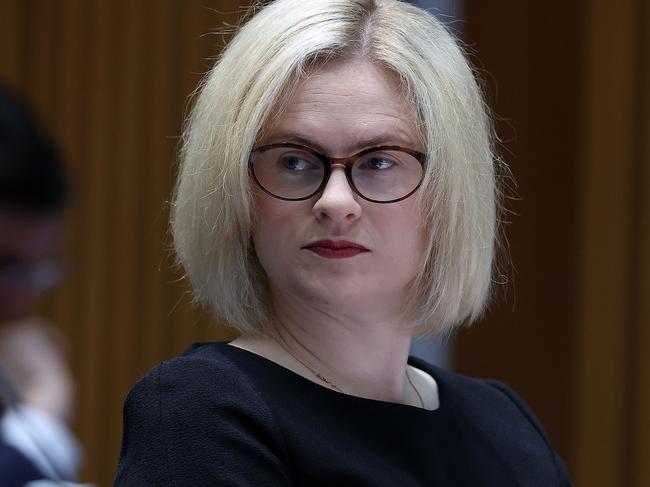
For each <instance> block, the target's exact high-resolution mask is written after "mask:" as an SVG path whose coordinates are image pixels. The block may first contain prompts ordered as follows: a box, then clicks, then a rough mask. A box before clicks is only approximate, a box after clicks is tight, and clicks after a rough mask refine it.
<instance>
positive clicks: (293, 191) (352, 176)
mask: <svg viewBox="0 0 650 487" xmlns="http://www.w3.org/2000/svg"><path fill="white" fill-rule="evenodd" d="M425 159H426V158H425V155H424V154H422V153H420V152H416V151H413V150H410V149H405V148H403V147H397V146H382V147H373V148H370V149H366V150H363V151H361V152H359V153H358V154H355V155H353V156H350V157H342V158H335V157H327V156H325V155H323V154H320V153H319V152H316V151H315V150H312V149H310V148H309V147H304V146H301V145H297V144H271V145H265V146H262V147H259V148H257V149H255V150H254V151H253V152H251V155H250V158H249V170H250V173H251V175H252V177H253V179H254V180H255V182H256V183H257V185H258V186H259V187H260V188H261V189H262V190H263V191H264V192H266V193H267V194H269V195H270V196H273V197H274V198H278V199H281V200H286V201H302V200H306V199H309V198H311V197H312V196H314V195H316V194H318V193H320V192H321V191H323V190H324V189H325V186H326V185H327V181H328V180H329V177H330V175H331V173H332V167H333V166H336V165H338V166H343V167H344V168H345V176H346V178H347V180H348V183H349V184H350V187H351V188H352V191H354V192H355V193H356V194H358V195H359V196H361V197H362V198H363V199H365V200H368V201H372V202H374V203H395V202H397V201H401V200H403V199H405V198H408V197H409V196H411V195H412V194H413V193H415V191H416V190H417V189H418V188H419V187H420V184H421V183H422V179H423V178H424V161H425Z"/></svg>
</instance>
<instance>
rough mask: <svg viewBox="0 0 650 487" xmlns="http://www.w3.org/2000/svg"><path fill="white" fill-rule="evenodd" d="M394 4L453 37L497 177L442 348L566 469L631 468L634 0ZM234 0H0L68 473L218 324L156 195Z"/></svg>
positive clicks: (643, 277)
mask: <svg viewBox="0 0 650 487" xmlns="http://www.w3.org/2000/svg"><path fill="white" fill-rule="evenodd" d="M413 3H418V4H420V5H421V6H424V7H433V8H434V10H433V11H434V13H435V12H436V11H437V12H439V13H440V14H442V15H441V16H442V17H443V20H446V21H447V22H449V24H450V26H451V28H452V29H453V30H454V31H455V32H456V33H457V35H459V36H460V37H461V38H462V40H463V41H464V42H465V43H466V45H467V47H468V49H469V51H470V53H471V58H472V62H473V63H474V65H475V67H476V69H477V70H478V72H479V73H480V75H481V76H482V78H483V81H484V86H485V91H486V94H487V97H488V100H489V103H490V106H491V107H492V109H493V110H494V113H495V116H496V119H497V128H498V132H499V135H500V138H501V148H500V150H501V153H502V155H503V158H504V159H505V161H506V162H507V163H508V164H509V166H510V168H511V170H512V173H513V176H514V179H515V181H516V183H517V185H516V187H514V188H513V189H514V190H513V191H510V192H509V194H510V196H511V197H510V198H508V199H507V200H506V205H507V207H508V209H509V212H508V213H507V214H506V215H505V222H504V228H505V233H506V235H507V240H508V242H509V245H510V251H509V253H510V258H511V260H512V262H513V266H512V268H509V267H508V266H507V265H505V263H506V261H507V259H506V258H505V257H507V256H504V259H502V260H503V263H504V265H503V266H502V267H503V270H504V272H503V274H504V276H503V277H502V278H499V279H498V280H499V282H501V283H503V284H499V285H498V286H496V287H497V295H498V296H497V299H496V301H495V303H494V304H493V305H492V306H491V308H490V310H489V311H488V313H487V314H486V316H485V318H484V320H483V321H482V322H481V323H479V324H477V326H474V327H473V328H471V329H467V330H463V331H462V332H460V333H459V334H458V335H457V336H456V337H455V339H454V340H453V341H451V342H450V343H448V344H446V347H443V350H444V353H443V358H442V359H441V360H442V361H443V362H444V361H446V363H447V366H448V367H450V368H453V369H455V370H458V371H460V372H463V373H468V374H472V375H476V376H489V377H495V378H498V379H500V380H503V381H505V382H507V383H509V384H511V385H512V386H513V387H514V388H515V389H516V390H517V391H518V392H519V393H520V394H521V395H522V396H523V397H524V398H525V399H526V400H527V401H528V403H529V404H530V405H531V406H532V407H533V409H534V410H535V411H536V413H537V414H538V416H539V417H540V418H541V420H542V422H543V424H544V425H545V427H546V429H547V431H548V433H549V435H550V437H551V440H552V442H553V444H554V445H555V447H556V448H557V450H558V451H559V453H560V454H561V456H562V457H563V458H564V459H565V460H566V461H567V463H568V466H569V470H570V471H571V474H572V477H573V479H574V482H575V484H576V485H577V486H578V487H600V486H602V487H612V486H627V487H641V486H648V485H650V71H649V70H650V6H649V5H648V1H647V0H619V1H618V2H616V4H612V2H606V1H605V0H575V1H571V2H565V1H560V0H548V1H545V2H521V1H518V0H499V1H493V2H485V1H478V0H465V1H464V2H462V3H461V2H458V1H454V0H447V1H443V2H435V1H424V0H421V1H419V2H415V1H414V2H413ZM242 4H243V2H242V3H240V2H239V1H237V0H222V1H214V0H212V1H208V0H191V1H180V0H155V1H154V0H2V1H1V2H0V36H1V37H0V82H2V83H4V84H6V85H8V86H9V87H10V88H12V89H13V90H15V91H17V92H18V93H21V94H23V95H24V96H25V97H26V98H27V99H28V100H29V101H30V103H31V105H32V106H33V107H34V109H35V111H36V112H37V113H38V114H39V115H40V119H41V122H42V124H43V126H44V127H45V128H46V129H47V130H48V131H49V132H50V133H52V134H53V136H54V137H55V138H56V140H57V141H58V144H59V146H60V148H61V151H62V153H63V157H64V159H65V161H66V163H67V167H68V170H69V173H70V175H71V178H72V185H73V198H72V204H71V207H70V209H69V211H68V215H67V217H68V218H67V221H68V227H67V238H66V251H65V260H66V262H65V264H66V274H67V275H66V281H65V284H63V285H62V286H60V287H59V288H57V290H56V291H55V292H54V293H53V294H52V295H51V296H50V297H49V298H48V299H47V300H46V302H45V303H43V309H42V312H43V314H44V315H45V316H47V317H48V318H49V319H50V320H52V321H53V322H54V323H56V324H57V325H58V326H59V327H60V328H61V329H62V331H63V333H64V334H65V336H66V337H67V339H68V341H69V342H70V345H71V352H72V353H71V360H72V364H71V365H72V369H73V374H74V377H75V379H76V383H77V406H76V421H75V423H74V427H75V431H76V433H77V435H78V437H79V439H80V441H81V443H82V444H83V446H84V448H85V450H86V463H85V467H84V470H83V474H82V479H83V480H86V481H92V482H96V483H97V484H98V485H101V486H108V485H111V483H112V480H113V476H114V473H115V468H116V464H117V459H118V454H119V445H120V438H121V426H122V419H121V410H122V402H123V400H124V397H125V395H126V393H127V391H128V390H129V388H130V387H131V386H132V385H133V384H134V383H135V381H136V380H137V379H138V378H139V377H140V376H142V375H144V374H145V373H146V372H147V370H149V369H150V368H151V367H152V366H153V365H154V364H155V363H156V362H158V361H160V360H163V359H166V358H169V357H171V356H173V355H177V354H179V353H181V352H182V351H183V350H184V349H185V348H186V347H187V345H188V344H190V343H191V342H193V341H199V340H221V339H226V338H228V335H227V333H226V332H225V331H223V330H221V329H220V328H218V326H215V325H214V324H213V323H211V320H210V318H209V316H207V315H206V314H205V313H202V312H201V311H200V310H196V309H194V308H193V307H192V306H191V304H190V302H191V296H190V294H189V290H188V287H187V283H186V282H185V281H184V280H183V279H182V273H181V272H179V271H175V270H174V269H173V266H172V265H173V258H172V257H171V255H170V252H169V245H170V241H169V237H168V234H167V218H168V204H167V201H168V198H169V194H170V190H171V188H172V184H173V180H174V174H175V161H176V151H177V148H178V143H179V134H180V130H181V125H182V122H183V119H184V116H185V115H186V114H187V109H188V106H189V95H190V94H191V93H192V91H193V90H194V89H195V87H196V86H197V84H198V82H199V80H200V79H201V76H202V74H203V73H205V72H206V70H207V69H208V68H209V67H210V65H211V64H212V62H213V59H214V58H215V56H216V55H217V54H218V52H219V49H220V47H221V46H222V45H223V43H224V36H223V35H222V34H221V33H215V31H217V30H219V31H220V32H223V31H225V30H232V29H231V27H232V26H234V25H235V24H236V21H237V18H238V16H239V13H241V8H240V7H241V5H242ZM436 9H437V10H436ZM511 186H512V184H511ZM506 282H507V283H506ZM432 346H433V345H431V344H430V343H423V344H418V353H422V354H424V355H426V354H427V353H428V352H429V351H430V350H431V348H430V347H432ZM437 346H438V345H436V347H437Z"/></svg>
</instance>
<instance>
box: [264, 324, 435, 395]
mask: <svg viewBox="0 0 650 487" xmlns="http://www.w3.org/2000/svg"><path fill="white" fill-rule="evenodd" d="M269 336H270V337H271V339H273V340H274V341H275V342H276V343H277V344H278V345H280V346H281V347H282V348H283V349H284V351H285V352H287V353H288V354H289V355H291V357H293V359H294V360H296V361H297V362H298V363H300V364H302V365H303V366H304V367H305V368H306V369H307V370H309V371H310V372H311V373H312V374H314V376H316V377H317V378H318V379H320V380H321V381H323V382H324V383H326V384H327V385H329V386H330V387H331V388H332V389H334V390H335V391H337V392H340V393H342V394H345V393H344V392H343V390H342V389H341V388H340V387H338V386H337V385H336V384H334V382H332V381H331V380H329V379H328V378H327V377H325V376H324V375H323V374H321V373H320V372H318V371H317V370H316V369H315V368H314V366H313V365H311V364H310V363H309V362H307V361H303V360H301V359H299V358H298V357H296V356H295V355H294V354H293V353H291V350H289V347H288V346H287V344H286V342H285V341H284V338H282V337H281V336H280V334H279V333H278V337H276V336H275V334H273V333H270V334H269ZM292 338H293V336H292ZM294 340H295V338H294ZM301 346H302V345H301ZM303 348H304V347H303ZM404 373H405V374H406V380H407V381H408V383H409V384H410V385H411V388H412V389H413V390H414V391H415V394H416V395H417V396H418V400H419V401H420V407H421V408H424V401H423V400H422V396H421V395H420V392H419V391H418V389H417V387H415V385H414V384H413V381H412V380H411V376H410V375H409V373H408V370H405V371H404Z"/></svg>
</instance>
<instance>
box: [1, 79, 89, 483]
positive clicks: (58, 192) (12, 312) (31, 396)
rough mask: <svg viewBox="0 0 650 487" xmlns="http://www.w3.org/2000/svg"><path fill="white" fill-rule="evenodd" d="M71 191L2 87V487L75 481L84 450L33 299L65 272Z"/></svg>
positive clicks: (52, 341)
mask: <svg viewBox="0 0 650 487" xmlns="http://www.w3.org/2000/svg"><path fill="white" fill-rule="evenodd" d="M67 199H68V187H67V183H66V178H65V174H64V171H63V168H62V166H61V164H60V161H59V158H58V155H57V152H56V150H55V149H54V147H53V145H52V143H51V142H50V140H49V139H48V138H47V137H46V136H45V135H44V134H43V133H42V132H41V131H40V130H39V128H38V127H37V125H36V123H35V121H34V119H33V118H32V116H31V115H30V113H29V111H28V110H27V109H26V108H25V107H24V106H23V105H22V104H21V103H20V102H18V100H17V99H16V98H13V97H12V96H10V95H9V94H8V93H7V91H5V90H3V89H1V88H0V416H1V419H0V485H1V486H2V487H13V486H24V485H29V484H28V483H29V482H30V481H33V480H39V479H49V480H54V481H61V480H72V479H73V478H74V477H75V476H76V474H77V470H78V466H79V462H80V448H79V446H78V444H77V442H76V440H75V438H74V436H73V435H72V434H71V432H70V431H69V429H68V426H67V423H68V421H69V420H70V416H71V412H72V398H73V382H72V379H71V376H70V372H69V370H68V367H67V365H66V361H65V353H64V340H63V338H62V335H60V334H59V333H58V331H57V330H56V329H55V328H54V327H52V326H51V325H50V324H48V323H47V322H46V321H45V320H44V319H42V318H39V317H36V316H34V314H33V313H34V305H35V303H36V302H37V301H38V298H39V297H40V296H41V295H42V294H43V292H44V291H46V290H47V289H49V288H50V287H52V286H53V285H54V284H56V283H57V282H58V281H59V280H60V277H61V269H60V264H59V260H58V259H57V252H58V249H59V246H60V243H61V242H60V241H61V237H62V218H63V210H64V207H65V204H66V202H67Z"/></svg>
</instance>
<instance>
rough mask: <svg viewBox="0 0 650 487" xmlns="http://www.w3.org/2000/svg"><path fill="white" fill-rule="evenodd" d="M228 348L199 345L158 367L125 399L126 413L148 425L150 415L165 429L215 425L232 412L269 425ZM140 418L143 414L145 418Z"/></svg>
mask: <svg viewBox="0 0 650 487" xmlns="http://www.w3.org/2000/svg"><path fill="white" fill-rule="evenodd" d="M225 346H226V345H224V344H219V343H214V344H197V345H193V346H192V347H190V349H188V350H187V351H186V352H185V354H184V355H183V356H181V357H176V358H173V359H170V360H166V361H164V362H161V363H159V364H158V365H156V366H155V367H154V368H153V369H151V370H150V371H149V373H147V374H146V375H145V376H144V377H142V378H141V379H140V380H139V381H138V382H137V383H136V384H135V386H134V387H133V388H132V389H131V391H130V392H129V394H128V395H127V398H126V401H125V406H124V407H125V415H127V414H129V415H130V419H131V420H132V421H142V422H145V421H147V422H149V421H151V419H152V416H154V415H158V418H157V420H158V421H159V422H160V423H162V424H164V425H165V426H166V427H170V426H172V427H173V429H174V430H175V429H176V428H191V429H193V430H197V429H198V430H200V429H201V428H203V427H210V428H214V427H215V425H216V426H217V427H218V426H219V422H218V421H217V422H215V413H217V414H216V415H217V419H218V420H221V421H223V422H226V421H227V419H228V418H230V417H232V416H233V414H234V412H235V411H236V414H237V415H239V417H240V418H243V417H245V416H247V417H250V418H254V419H255V420H256V421H257V422H261V423H265V424H266V425H268V426H269V427H273V425H274V423H275V421H274V418H273V416H272V413H271V411H270V409H269V408H268V407H267V405H266V402H265V400H264V398H263V397H262V395H261V394H260V393H259V392H258V390H257V388H256V387H255V382H254V381H253V380H251V378H250V376H249V373H248V372H247V371H246V370H245V369H244V368H242V367H241V366H240V365H239V364H238V363H237V362H235V361H234V360H233V359H232V358H231V357H230V356H229V354H228V353H227V351H226V350H224V349H223V347H225ZM143 416H146V418H144V417H143Z"/></svg>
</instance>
